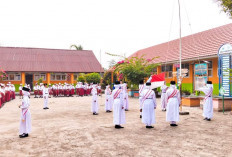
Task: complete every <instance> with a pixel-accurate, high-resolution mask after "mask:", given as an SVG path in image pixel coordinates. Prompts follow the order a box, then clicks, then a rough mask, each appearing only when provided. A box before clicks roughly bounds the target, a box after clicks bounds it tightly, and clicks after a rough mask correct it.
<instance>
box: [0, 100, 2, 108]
mask: <svg viewBox="0 0 232 157" xmlns="http://www.w3.org/2000/svg"><path fill="white" fill-rule="evenodd" d="M0 107H2V99H0Z"/></svg>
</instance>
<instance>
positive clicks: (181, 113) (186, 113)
mask: <svg viewBox="0 0 232 157" xmlns="http://www.w3.org/2000/svg"><path fill="white" fill-rule="evenodd" d="M178 5H179V24H180V27H179V29H180V30H179V33H180V34H179V35H180V40H179V50H180V69H179V70H180V76H179V80H180V86H179V88H180V115H188V114H189V112H182V91H181V82H182V72H181V70H182V69H181V68H182V67H181V55H182V42H181V12H180V0H178ZM177 83H178V80H177Z"/></svg>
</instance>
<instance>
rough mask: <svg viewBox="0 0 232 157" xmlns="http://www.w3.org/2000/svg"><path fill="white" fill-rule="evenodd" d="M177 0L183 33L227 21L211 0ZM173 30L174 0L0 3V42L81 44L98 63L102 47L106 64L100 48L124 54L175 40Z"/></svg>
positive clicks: (41, 45) (14, 0)
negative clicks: (91, 52)
mask: <svg viewBox="0 0 232 157" xmlns="http://www.w3.org/2000/svg"><path fill="white" fill-rule="evenodd" d="M180 2H181V16H182V28H183V30H182V36H186V35H189V34H191V33H196V32H200V31H204V30H208V29H210V28H214V27H218V26H221V25H225V24H228V23H232V20H230V19H229V17H228V16H227V15H226V14H225V13H223V12H221V8H220V7H218V5H217V4H216V3H215V2H214V0H180ZM189 22H190V24H191V27H190V26H189ZM170 28H171V29H170ZM178 33H179V21H178V1H177V0H39V1H35V0H7V1H1V2H0V46H10V47H36V48H56V49H69V48H70V45H72V44H77V45H79V44H81V45H82V46H83V47H84V49H86V50H93V52H94V53H95V55H96V57H97V58H98V60H99V61H100V50H101V62H102V65H103V67H105V68H107V67H108V65H109V63H108V61H109V60H111V59H113V57H111V56H108V55H105V52H110V53H116V54H122V55H123V54H125V55H126V56H129V55H131V54H133V53H134V52H136V51H138V50H140V49H143V48H146V47H149V46H153V45H156V44H159V43H163V42H167V41H169V40H172V39H176V38H178V36H179V34H178ZM115 59H116V60H117V58H115Z"/></svg>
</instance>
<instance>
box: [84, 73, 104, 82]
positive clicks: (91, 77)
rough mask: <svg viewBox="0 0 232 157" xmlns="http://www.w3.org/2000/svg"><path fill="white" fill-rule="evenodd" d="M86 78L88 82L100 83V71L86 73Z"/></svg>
mask: <svg viewBox="0 0 232 157" xmlns="http://www.w3.org/2000/svg"><path fill="white" fill-rule="evenodd" d="M85 78H86V82H87V83H92V82H95V83H100V80H101V76H100V74H99V73H90V74H86V75H85Z"/></svg>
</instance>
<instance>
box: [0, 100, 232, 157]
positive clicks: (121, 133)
mask: <svg viewBox="0 0 232 157" xmlns="http://www.w3.org/2000/svg"><path fill="white" fill-rule="evenodd" d="M129 102H130V111H128V112H126V121H127V123H126V124H125V125H124V126H125V128H124V129H120V130H116V129H114V125H113V115H112V113H106V112H105V111H104V96H102V97H99V104H100V114H99V115H98V116H93V115H92V113H91V112H90V107H91V97H73V98H51V99H49V107H50V109H49V110H43V109H42V108H43V99H34V98H31V107H30V110H31V116H32V133H31V134H30V135H29V137H28V138H24V139H20V138H19V137H18V127H19V118H20V109H19V108H18V104H20V103H21V100H20V99H19V98H17V99H16V100H13V101H11V102H9V103H7V104H6V105H5V106H4V107H3V108H2V109H0V135H1V137H0V156H1V157H8V156H9V157H13V156H22V157H26V156H56V157H61V156H164V157H170V156H181V157H186V156H194V157H196V156H201V157H202V156H210V157H211V156H216V157H219V156H228V157H229V156H232V115H230V114H229V113H226V114H225V115H223V114H222V113H216V112H215V113H214V118H213V120H212V121H210V122H208V121H204V120H203V117H202V110H201V109H200V108H187V107H186V108H183V110H184V111H189V112H190V115H185V116H180V122H179V126H178V127H176V128H172V127H170V126H169V124H168V123H167V122H166V121H165V113H164V112H162V111H161V110H160V99H157V103H158V104H159V105H158V108H157V110H156V120H157V123H156V124H155V125H154V126H155V128H154V129H151V130H149V129H146V128H145V126H144V124H142V123H141V119H140V118H139V112H138V111H139V109H138V108H139V107H138V106H139V105H138V99H135V98H130V100H129Z"/></svg>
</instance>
